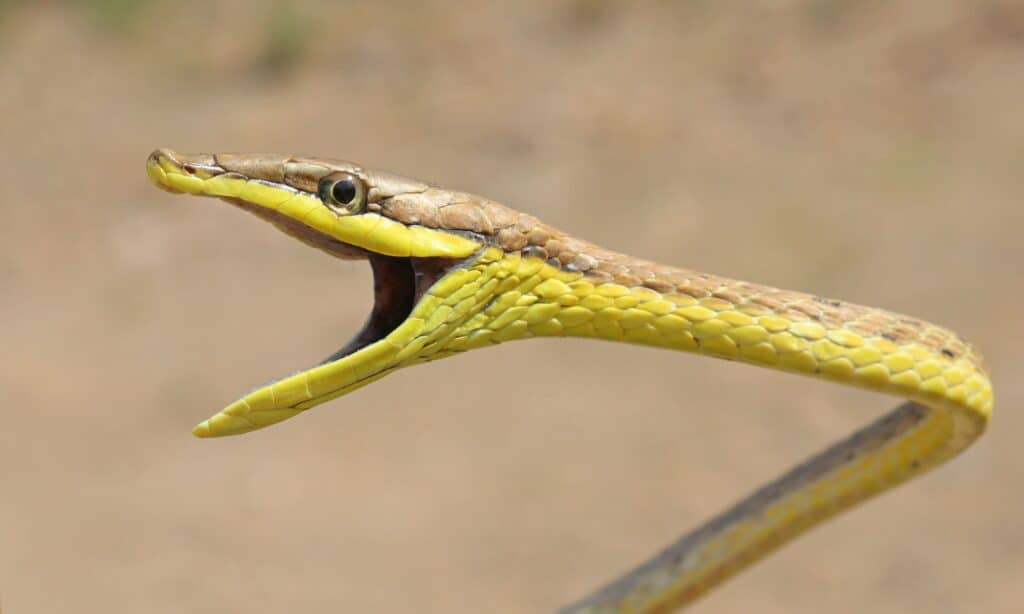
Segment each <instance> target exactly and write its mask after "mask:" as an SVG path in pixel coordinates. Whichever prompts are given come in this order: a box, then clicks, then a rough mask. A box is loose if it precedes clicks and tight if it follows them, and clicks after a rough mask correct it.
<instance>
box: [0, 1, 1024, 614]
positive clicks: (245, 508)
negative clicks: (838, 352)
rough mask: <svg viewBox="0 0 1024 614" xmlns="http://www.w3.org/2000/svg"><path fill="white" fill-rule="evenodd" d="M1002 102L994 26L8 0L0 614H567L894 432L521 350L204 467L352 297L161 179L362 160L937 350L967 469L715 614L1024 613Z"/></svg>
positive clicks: (701, 4) (578, 346) (890, 8)
mask: <svg viewBox="0 0 1024 614" xmlns="http://www.w3.org/2000/svg"><path fill="white" fill-rule="evenodd" d="M1022 77H1024V5H1022V4H1021V3H1020V2H1012V1H1010V0H1006V1H993V0H979V1H976V2H970V3H968V2H954V1H952V0H919V1H894V2H876V1H866V2H865V1H861V2H854V1H852V0H849V1H848V0H800V1H796V0H794V1H784V2H769V1H764V0H752V1H747V2H710V1H697V0H690V1H686V2H668V1H662V2H636V3H624V2H612V1H597V0H575V1H567V2H548V1H544V0H531V1H524V2H518V3H505V2H478V3H472V4H471V3H462V4H459V5H457V4H455V3H444V2H372V3H370V2H344V3H336V2H327V1H326V0H324V1H313V2H305V3H302V4H289V3H281V2H266V1H255V2H243V1H241V0H236V1H225V2H201V1H199V0H182V1H179V2H173V3H171V2H130V1H128V0H120V1H118V0H105V1H99V0H79V1H65V2H59V1H49V2H27V1H23V2H17V1H12V0H6V1H0V133H2V134H3V140H2V144H0V216H2V217H0V288H2V289H0V297H2V298H0V322H2V324H0V330H2V333H0V334H2V337H0V339H2V343H0V400H2V401H3V409H2V411H0V419H2V427H0V604H2V605H0V608H2V609H3V612H4V613H5V614H8V613H10V614H23V613H30V612H67V611H76V612H104V613H114V612H139V611H144V612H225V611H251V612H280V611H297V612H338V611H351V612H355V611H366V612H372V611H381V612H404V611H436V612H479V611H508V612H536V611H549V610H552V609H554V608H556V607H557V606H559V605H562V604H565V603H567V602H569V601H571V600H573V599H575V598H577V597H579V596H581V595H582V594H583V593H585V592H587V591H589V590H590V589H592V588H594V587H596V586H597V585H599V584H601V583H603V582H604V581H606V580H608V579H610V578H611V577H612V576H614V575H616V574H618V573H619V572H621V571H623V570H625V569H626V568H628V567H630V566H632V565H633V564H634V563H636V562H638V561H640V560H641V559H643V558H646V557H647V556H648V555H649V554H651V553H652V552H654V551H655V550H657V549H659V548H660V547H662V546H664V545H665V544H667V543H668V542H669V541H670V540H672V539H674V538H675V537H677V536H678V535H680V534H681V533H683V532H684V531H686V530H688V529H689V528H692V527H694V526H696V525H697V524H698V523H699V522H701V521H702V520H703V519H705V518H706V517H708V516H709V515H711V514H713V513H715V512H717V511H719V510H720V509H722V508H723V507H724V506H726V505H727V504H729V503H731V502H733V501H734V500H736V499H738V498H739V497H741V496H742V495H744V494H746V493H747V492H748V491H750V490H751V489H752V488H753V487H754V486H755V485H757V484H759V483H761V482H763V481H765V480H767V479H770V478H772V477H774V476H775V475H777V474H778V473H780V472H781V471H783V470H784V469H786V468H787V467H789V466H790V465H792V464H794V463H796V462H797V461H799V460H801V459H803V458H804V457H806V456H807V455H809V454H810V453H812V452H814V451H817V450H818V449H820V448H822V447H823V446H825V445H826V444H827V443H829V442H831V441H833V440H836V439H838V438H840V437H841V436H844V435H845V434H846V433H848V432H849V431H850V430H852V429H853V428H855V427H857V426H860V425H862V424H864V423H866V422H867V421H868V420H870V419H871V418H873V417H874V416H876V415H878V414H880V413H882V412H883V411H884V410H886V409H888V408H889V407H891V406H892V404H893V401H892V400H891V399H888V398H883V397H881V396H878V395H874V394H868V393H859V392H857V391H850V390H847V389H845V388H842V387H838V386H834V385H829V384H823V383H818V382H814V381H811V380H806V379H801V378H796V377H793V376H789V375H784V374H780V373H774V372H769V371H764V370H761V369H754V368H750V367H745V366H742V365H737V364H732V363H724V362H718V361H710V360H706V359H702V358H698V357H694V356H689V355H684V354H679V353H669V352H663V351H657V350H653V349H648V348H637V347H630V346H623V345H612V344H601V343H599V342H595V341H590V342H588V341H580V340H572V341H570V340H537V341H532V342H530V343H520V344H507V345H503V346H500V347H498V348H495V349H491V350H488V351H478V352H476V353H474V354H473V355H472V356H471V357H467V356H461V357H455V358H452V359H450V360H445V361H440V362H437V363H432V364H429V365H424V366H420V367H417V368H415V369H411V370H408V371H404V372H399V373H397V374H395V375H392V376H391V377H389V378H387V379H386V380H384V381H382V382H379V383H377V384H375V385H372V386H369V387H367V388H364V389H362V390H360V391H358V392H356V393H354V394H352V395H351V396H348V397H345V398H343V399H340V400H338V401H335V402H332V403H329V404H327V405H325V406H321V407H319V408H317V409H316V410H315V411H313V412H311V413H309V414H306V415H304V416H302V417H300V418H298V419H295V420H291V421H288V422H286V423H283V424H281V425H278V426H276V427H274V428H272V429H268V430H264V431H260V432H257V433H253V434H250V435H247V436H245V437H238V438H229V439H221V440H199V439H196V438H193V437H192V436H191V435H190V434H189V430H190V428H191V427H192V425H193V424H195V423H196V422H198V421H200V420H202V419H204V418H206V417H207V416H209V415H210V414H212V413H213V412H215V411H217V410H219V409H221V408H222V407H223V406H225V405H226V404H227V403H229V402H230V401H232V400H234V399H235V398H237V397H238V396H240V395H241V394H243V393H244V392H246V391H248V390H250V389H251V388H252V387H254V386H256V385H258V384H261V383H263V382H265V381H267V380H270V379H272V378H275V377H278V376H280V375H283V374H287V373H289V372H292V371H294V370H296V369H298V368H302V367H305V366H308V365H310V364H311V363H313V362H315V361H317V360H319V359H320V358H322V357H323V356H326V355H327V354H329V353H331V352H332V351H333V350H335V349H336V348H337V347H338V346H339V345H340V344H341V343H343V342H344V341H345V340H346V339H347V338H348V336H349V335H350V334H351V333H352V332H353V331H354V330H356V329H357V327H358V326H359V325H360V324H361V322H362V320H363V318H364V316H365V315H366V314H367V313H368V310H369V305H370V301H371V292H370V274H369V268H368V267H367V266H365V265H360V264H353V263H344V262H339V261H334V260H332V259H330V258H327V257H325V256H324V255H323V254H321V253H319V252H316V251H314V250H310V249H308V248H306V247H304V246H303V245H301V244H299V243H298V242H296V241H293V240H290V239H289V238H287V237H286V236H284V235H282V234H280V233H279V232H277V231H276V230H275V229H273V228H272V227H270V226H269V225H267V224H265V223H264V222H262V221H260V220H257V219H256V218H254V217H251V216H247V215H245V214H243V213H242V212H240V211H237V210H234V209H232V208H231V207H228V206H225V205H223V204H222V203H219V202H217V201H212V200H205V199H189V198H183V197H177V198H175V197H172V196H170V195H168V194H165V193H163V192H160V191H158V190H156V189H154V188H153V187H152V186H151V185H150V184H149V182H148V180H147V178H146V174H145V172H144V166H143V165H144V161H145V158H146V155H147V154H148V153H149V151H150V150H152V149H153V148H154V147H157V146H166V147H172V148H175V149H178V150H180V151H186V152H191V151H243V152H246V151H267V150H269V151H284V152H291V153H294V154H301V155H320V156H331V157H341V158H348V159H352V160H357V161H359V162H361V163H363V164H365V165H367V166H370V167H375V168H382V169H389V170H393V171H397V172H400V173H402V174H406V175H410V176H414V177H419V178H424V179H428V180H432V181H437V182H439V183H441V184H443V185H445V186H448V187H452V188H460V189H464V190H468V191H472V192H477V193H481V194H485V195H487V196H489V197H491V198H494V199H496V200H499V201H502V202H505V203H507V204H509V205H511V206H513V207H516V208H518V209H521V210H525V211H528V212H530V213H534V214H536V215H538V216H540V217H541V218H542V219H543V220H545V221H547V222H549V223H551V224H553V225H555V226H556V227H561V228H566V229H568V230H571V231H572V232H573V233H574V234H577V235H578V236H582V237H586V238H588V239H591V240H593V241H595V242H597V243H599V244H602V245H605V246H607V247H611V248H615V249H618V250H620V251H624V252H626V253H629V254H633V255H636V256H641V257H645V258H649V259H653V260H656V261H659V262H664V263H670V264H676V265H680V266H685V267H690V268H695V269H698V270H707V271H712V272H715V273H718V274H723V275H728V276H731V277H738V278H741V279H748V280H754V281H759V282H764V283H768V284H772V285H776V286H781V287H784V288H791V289H801V290H806V291H810V292H814V293H818V294H822V295H826V296H835V297H840V298H843V299H847V300H851V301H855V302H859V303H865V304H868V305H874V306H882V307H886V308H889V309H893V310H897V311H901V312H907V313H910V314H913V315H915V316H919V317H923V318H926V319H929V320H933V321H935V322H939V323H942V324H945V325H948V326H950V327H952V328H954V329H955V330H957V331H958V332H960V333H961V334H962V335H964V336H965V337H967V338H968V339H970V340H972V341H974V342H975V343H977V345H978V346H979V347H980V348H981V349H982V351H983V352H984V353H985V355H986V357H987V359H988V362H989V365H990V367H991V369H992V375H993V378H994V381H995V390H996V398H997V402H996V416H995V421H994V422H993V424H992V427H991V430H990V432H989V433H988V434H987V435H986V437H985V438H984V439H982V440H981V441H980V443H978V444H977V445H976V446H975V447H973V448H972V449H970V450H969V451H968V452H967V453H966V454H965V455H964V456H962V457H960V458H957V459H956V460H954V461H953V462H952V463H951V464H950V465H948V466H946V467H944V468H942V469H940V470H938V471H936V472H934V473H932V474H929V475H928V476H927V477H925V478H923V479H921V480H918V481H915V482H913V483H911V484H909V485H906V486H904V487H902V488H899V489H897V490H896V491H893V492H891V493H888V494H886V495H884V496H882V497H881V498H879V499H876V500H874V501H872V502H870V503H868V504H866V505H864V506H863V507H861V508H859V509H857V510H855V511H854V512H853V513H850V514H847V515H845V516H843V517H841V518H839V519H837V520H835V521H833V522H830V523H827V524H826V525H824V526H823V527H821V528H819V529H816V530H814V531H813V532H811V533H810V534H809V535H807V536H806V537H805V538H803V539H800V540H798V541H797V542H795V543H793V544H792V545H790V546H788V547H786V548H785V549H783V550H782V551H781V552H779V553H778V554H777V555H775V556H772V557H770V558H769V559H767V560H766V561H764V562H762V563H759V564H758V565H756V566H755V567H754V568H752V569H751V570H750V571H748V572H747V573H744V574H742V575H741V576H739V577H738V578H736V579H735V580H733V581H732V582H730V583H728V584H726V585H725V586H723V587H722V588H721V589H720V590H718V591H716V592H714V593H713V594H712V595H711V596H709V597H707V598H706V599H705V600H703V601H702V602H700V603H699V605H698V607H697V608H696V611H702V612H764V613H768V614H772V613H783V612H785V613H801V612H805V613H811V612H834V613H844V612H850V613H852V612H864V611H871V612H874V613H876V614H882V613H896V612H922V613H923V612H928V613H946V612H949V613H958V612H1011V611H1020V610H1019V608H1020V604H1021V595H1022V594H1024V588H1022V586H1021V578H1022V577H1024V520H1022V519H1024V491H1022V490H1021V488H1020V476H1021V472H1022V470H1024V450H1022V448H1024V446H1022V445H1021V434H1020V433H1021V427H1022V426H1024V414H1022V413H1021V408H1022V406H1024V384H1022V383H1021V380H1020V374H1021V373H1024V352H1021V350H1020V347H1019V345H1020V343H1021V342H1022V341H1024V330H1022V328H1024V326H1022V324H1021V322H1022V318H1021V315H1020V313H1021V304H1022V301H1024V276H1022V275H1021V269H1022V267H1024V248H1022V244H1021V237H1022V234H1024V206H1022V205H1024V182H1022V178H1024V172H1022V171H1024V111H1022V109H1024V78H1022ZM297 313H298V314H301V316H298V317H297V316H296V315H295V314H297ZM297 322H298V323H300V324H301V325H296V323H297ZM510 376H513V377H514V379H511V380H510V379H509V378H510Z"/></svg>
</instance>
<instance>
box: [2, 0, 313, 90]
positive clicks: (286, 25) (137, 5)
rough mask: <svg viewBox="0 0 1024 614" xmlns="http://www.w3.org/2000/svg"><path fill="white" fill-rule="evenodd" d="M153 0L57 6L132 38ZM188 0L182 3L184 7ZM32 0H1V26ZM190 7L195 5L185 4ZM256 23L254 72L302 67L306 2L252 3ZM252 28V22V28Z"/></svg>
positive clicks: (91, 0)
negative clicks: (300, 65) (300, 3)
mask: <svg viewBox="0 0 1024 614" xmlns="http://www.w3.org/2000/svg"><path fill="white" fill-rule="evenodd" d="M154 4H155V3H154V2H153V0H58V1H57V2H55V5H56V6H59V7H62V8H63V9H64V10H65V11H67V12H68V13H69V14H72V15H75V16H77V17H80V18H81V19H83V21H86V22H88V23H90V24H92V25H93V26H94V27H95V28H96V29H98V30H99V31H100V33H101V34H102V35H104V36H128V35H130V34H131V33H132V32H133V31H134V30H136V29H138V28H141V27H142V25H143V23H144V22H145V20H146V19H147V17H152V16H153V15H152V10H151V9H152V8H153V5H154ZM184 4H187V2H179V6H180V5H184ZM191 4H194V5H195V6H194V7H192V8H195V9H196V10H205V9H204V7H203V3H202V2H200V1H198V0H195V1H193V2H191ZM30 5H31V1H30V0H0V26H4V27H9V26H11V19H12V18H16V16H15V13H16V11H17V10H19V9H23V8H26V9H27V8H29V7H30ZM180 8H181V9H182V10H189V7H187V6H183V7H180ZM249 9H250V10H251V11H252V14H253V15H254V19H253V21H252V23H253V24H260V25H257V26H256V27H257V28H260V29H259V30H257V31H255V32H252V33H251V34H252V36H244V34H245V33H244V32H243V33H240V34H242V35H243V38H245V39H246V40H252V41H254V43H253V44H254V45H256V48H255V49H253V50H252V57H253V58H254V60H253V63H252V66H251V68H252V70H253V71H254V72H255V73H258V74H261V75H266V76H270V77H275V78H276V77H282V76H285V75H286V74H287V73H290V72H291V71H293V70H294V68H295V67H296V66H298V65H299V64H300V63H301V61H302V60H303V59H304V58H305V57H307V55H308V53H309V40H310V38H311V37H310V33H309V28H311V27H313V26H315V23H314V22H313V20H311V19H310V18H309V16H308V14H307V12H306V11H304V10H303V8H302V7H301V6H297V5H295V4H293V3H290V2H283V1H280V0H262V1H256V2H252V3H250V6H249ZM242 27H245V26H242ZM250 27H251V26H250Z"/></svg>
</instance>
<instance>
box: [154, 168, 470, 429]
mask: <svg viewBox="0 0 1024 614" xmlns="http://www.w3.org/2000/svg"><path fill="white" fill-rule="evenodd" d="M267 160H270V161H271V162H272V161H274V160H275V158H271V157H269V156H268V157H267ZM243 170H251V169H243ZM257 171H258V173H261V174H255V176H248V175H245V174H243V173H241V172H238V170H233V169H231V168H225V167H223V166H221V165H220V164H219V163H218V158H217V157H216V156H210V155H204V154H199V155H193V156H186V155H182V154H178V153H176V152H172V151H170V150H157V151H155V152H153V154H152V155H151V156H150V158H149V160H148V161H147V172H148V174H149V176H150V178H151V179H152V181H153V182H154V183H155V184H156V185H157V186H158V187H161V188H163V189H165V190H167V191H169V192H172V193H186V194H194V195H199V196H211V197H215V198H218V199H220V200H224V201H227V202H228V203H230V204H232V205H234V206H236V207H238V208H240V209H243V210H245V211H247V212H249V213H252V214H254V215H256V216H258V217H260V218H262V219H264V220H266V221H268V222H270V223H271V224H272V225H274V226H275V227H277V228H278V229H279V230H281V231H283V232H284V233H286V234H288V235H290V236H292V237H294V238H297V239H299V240H300V241H302V242H303V243H306V244H307V245H310V246H312V247H315V248H317V249H319V250H321V251H323V252H325V253H328V254H330V255H332V256H334V257H337V258H341V259H345V260H367V261H368V262H369V263H370V268H371V270H372V272H373V293H374V302H373V308H372V309H371V311H370V315H369V316H368V317H367V319H366V321H365V322H364V323H363V326H362V327H361V328H360V329H359V330H358V331H357V332H356V333H355V335H354V336H353V337H352V338H351V339H350V340H349V341H348V342H347V343H346V344H344V345H343V346H342V347H341V348H340V349H339V350H337V351H336V352H334V353H333V354H331V355H330V356H328V357H327V358H325V359H324V360H322V361H320V362H319V363H317V364H316V365H314V366H313V367H311V368H309V369H306V370H304V371H300V372H298V373H295V374H293V375H291V376H287V377H284V378H281V379H278V380H276V381H272V382H270V383H269V384H266V385H265V386H262V387H260V388H257V389H256V390H254V391H252V392H250V393H249V394H247V395H245V396H243V397H242V398H240V399H238V400H237V401H235V402H234V403H231V404H230V405H229V406H227V407H226V408H225V409H223V410H222V411H220V412H218V413H217V414H215V415H214V416H212V417H211V418H209V419H208V420H205V421H203V422H202V423H200V424H199V425H198V426H196V427H195V428H194V429H193V431H192V432H193V433H194V434H195V435H197V436H199V437H216V436H222V435H235V434H240V433H245V432H248V431H252V430H256V429H259V428H263V427H265V426H269V425H271V424H274V423H276V422H280V421H282V420H285V419H288V418H290V417H292V416H294V415H297V414H298V413H301V412H303V411H305V410H307V409H310V408H312V407H314V406H316V405H319V404H321V403H324V402H326V401H328V400H330V399H333V398H336V397H339V396H342V395H344V394H347V393H349V392H352V391H354V390H356V389H357V388H360V387H362V386H364V385H366V384H368V383H370V382H372V381H375V380H377V379H379V378H381V377H383V376H384V375H387V374H388V373H390V372H392V371H394V370H396V369H398V368H400V367H402V366H406V365H410V364H415V363H416V362H417V361H420V360H421V359H422V358H421V356H420V350H421V349H422V348H423V347H424V345H425V344H426V343H435V344H436V343H437V339H436V335H435V336H430V335H429V333H431V332H434V331H436V330H437V329H438V327H443V324H444V321H445V320H444V318H438V317H437V316H438V314H439V313H440V314H441V315H445V312H444V311H441V312H438V311H437V310H436V309H435V307H436V303H437V299H436V297H432V296H430V297H428V294H429V292H430V290H431V288H433V287H434V286H435V285H437V284H438V282H441V281H442V280H443V279H444V278H446V277H449V274H451V273H453V272H454V271H456V270H457V269H460V268H462V266H463V265H464V264H465V263H467V262H469V261H472V260H473V259H474V258H475V257H476V256H475V255H476V253H477V250H478V249H480V245H479V244H477V243H476V242H474V241H471V240H469V239H466V238H464V237H461V236H456V235H451V234H448V233H443V232H441V231H436V230H433V229H429V228H425V227H412V226H407V225H403V224H400V223H398V222H394V221H391V220H389V219H388V218H386V217H383V216H380V215H377V214H369V213H368V214H366V215H361V216H360V215H350V216H347V217H339V216H338V215H336V214H335V212H333V211H331V210H330V209H329V208H328V207H327V206H326V205H325V204H324V203H323V202H321V200H320V199H319V198H317V197H316V195H313V194H310V193H308V192H306V191H304V190H302V189H298V188H296V187H295V186H292V185H290V184H287V183H282V182H278V181H274V180H273V179H274V177H273V173H274V170H273V165H272V164H270V163H266V164H265V165H264V167H261V168H256V169H255V170H251V172H253V173H257ZM268 177H269V178H268ZM367 228H369V230H367Z"/></svg>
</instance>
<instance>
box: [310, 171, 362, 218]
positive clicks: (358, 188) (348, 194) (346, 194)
mask: <svg viewBox="0 0 1024 614" xmlns="http://www.w3.org/2000/svg"><path fill="white" fill-rule="evenodd" d="M317 194H318V196H320V200H322V201H324V204H326V205H327V206H329V207H331V208H333V209H338V208H342V209H345V210H346V211H348V212H349V213H361V212H362V211H363V209H364V208H365V207H366V185H365V184H364V183H363V181H362V180H361V179H359V177H356V176H355V175H350V174H349V173H331V174H330V175H328V176H326V177H324V178H323V179H321V180H320V183H319V184H317Z"/></svg>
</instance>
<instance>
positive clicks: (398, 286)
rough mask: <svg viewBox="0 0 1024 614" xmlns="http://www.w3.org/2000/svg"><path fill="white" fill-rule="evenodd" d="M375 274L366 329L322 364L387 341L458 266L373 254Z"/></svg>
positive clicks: (444, 261) (428, 259)
mask: <svg viewBox="0 0 1024 614" xmlns="http://www.w3.org/2000/svg"><path fill="white" fill-rule="evenodd" d="M368 259H369V260H370V268H371V269H372V270H373V309H372V310H371V311H370V317H369V318H367V320H366V322H365V323H364V324H363V327H362V328H361V329H359V332H357V333H356V334H355V336H354V337H352V339H351V340H350V341H349V342H348V343H346V344H345V345H344V346H343V347H342V348H341V349H340V350H338V351H337V352H335V353H333V354H331V355H330V356H328V357H327V358H325V359H323V360H322V361H321V362H320V364H326V363H329V362H334V361H335V360H338V359H340V358H344V357H345V356H348V355H349V354H352V353H354V352H357V351H359V350H361V349H363V348H364V347H366V346H368V345H370V344H371V343H375V342H377V341H380V340H381V339H383V338H384V337H387V336H388V335H389V334H390V333H391V331H393V330H395V329H396V328H398V326H399V325H400V324H401V323H402V322H404V321H405V319H406V318H408V317H409V314H410V313H412V308H413V306H415V305H416V303H417V302H418V301H419V300H420V298H422V297H423V295H424V294H425V293H426V292H427V290H429V289H430V286H432V285H433V284H434V282H436V281H437V280H438V279H440V278H441V277H443V276H444V275H445V274H446V273H447V272H448V271H449V270H451V268H452V267H453V266H454V265H455V264H456V261H453V260H448V259H445V258H395V257H392V256H382V255H380V254H374V253H369V254H368Z"/></svg>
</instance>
